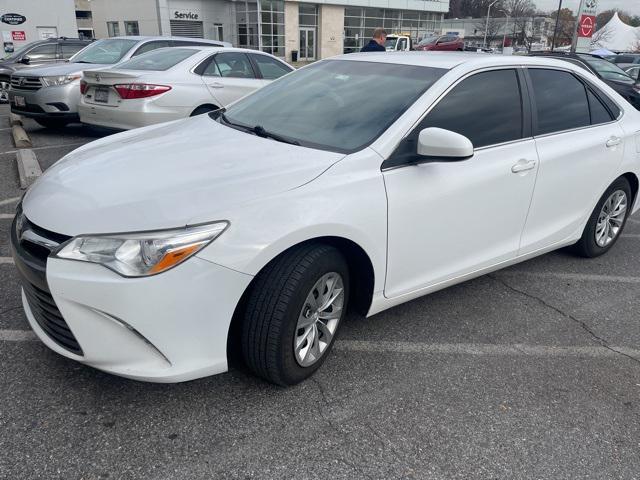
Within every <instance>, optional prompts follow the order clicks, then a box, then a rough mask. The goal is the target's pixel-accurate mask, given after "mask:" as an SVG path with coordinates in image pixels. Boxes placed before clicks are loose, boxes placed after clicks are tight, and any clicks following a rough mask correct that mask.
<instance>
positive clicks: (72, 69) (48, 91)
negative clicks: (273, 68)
mask: <svg viewBox="0 0 640 480" xmlns="http://www.w3.org/2000/svg"><path fill="white" fill-rule="evenodd" d="M185 45H209V46H220V47H230V46H231V44H230V43H228V42H221V41H217V40H205V39H196V38H183V37H139V36H135V37H134V36H131V37H113V38H106V39H103V40H98V41H97V42H93V43H92V44H91V45H89V46H88V47H87V48H85V49H84V50H82V51H80V52H78V53H77V54H76V55H74V56H73V57H71V58H70V59H69V62H68V63H62V64H58V65H51V66H47V67H42V68H33V69H31V68H30V69H26V70H23V71H19V72H16V73H14V74H13V75H11V86H10V88H9V101H10V102H11V111H12V112H14V113H17V114H20V115H22V116H24V117H29V118H33V119H34V120H35V121H36V122H38V123H39V124H40V125H42V126H43V127H48V128H60V127H64V126H65V125H67V124H68V123H71V122H77V121H79V117H78V109H77V105H78V102H79V101H80V77H81V76H82V72H83V71H84V70H95V69H102V68H105V67H109V66H112V65H115V64H117V63H120V62H122V61H124V60H128V59H129V58H131V57H134V56H136V55H140V54H141V53H145V52H149V51H151V50H155V49H156V48H164V47H181V46H185Z"/></svg>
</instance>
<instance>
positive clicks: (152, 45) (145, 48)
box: [132, 40, 171, 57]
mask: <svg viewBox="0 0 640 480" xmlns="http://www.w3.org/2000/svg"><path fill="white" fill-rule="evenodd" d="M170 46H171V44H170V43H169V41H167V40H158V41H155V42H147V43H145V44H144V45H142V46H140V48H138V49H137V50H136V51H135V53H134V54H133V55H132V57H135V56H136V55H142V54H143V53H147V52H150V51H151V50H155V49H157V48H166V47H170Z"/></svg>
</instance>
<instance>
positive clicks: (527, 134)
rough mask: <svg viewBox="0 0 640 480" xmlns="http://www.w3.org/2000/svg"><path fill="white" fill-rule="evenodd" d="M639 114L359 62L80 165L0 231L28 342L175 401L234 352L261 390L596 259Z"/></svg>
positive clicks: (38, 187)
mask: <svg viewBox="0 0 640 480" xmlns="http://www.w3.org/2000/svg"><path fill="white" fill-rule="evenodd" d="M639 132H640V112H638V111H636V110H635V109H634V108H633V107H632V106H631V105H630V104H629V103H627V102H626V101H625V100H624V99H623V98H622V97H621V96H619V95H618V94H617V93H616V92H615V91H614V90H612V89H611V88H610V87H608V86H607V85H606V84H605V83H603V82H601V81H599V80H598V79H597V78H595V77H594V76H592V75H591V74H589V73H588V72H586V71H584V70H583V69H581V68H580V67H577V66H574V65H572V64H570V63H568V62H564V61H556V60H553V59H546V58H542V57H537V58H536V57H510V56H492V55H482V56H479V55H476V54H447V53H443V54H433V55H424V54H421V53H417V54H416V53H410V52H408V53H380V54H378V53H365V54H351V55H346V56H341V57H336V58H332V59H328V60H323V61H320V62H317V63H315V64H313V65H311V66H309V67H306V68H303V69H300V70H298V71H296V72H294V73H292V74H291V75H287V76H285V77H283V78H282V79H280V80H278V81H276V82H274V83H272V84H271V85H268V86H267V87H265V88H263V89H261V90H259V91H258V92H256V93H254V94H252V95H250V96H248V97H246V98H244V99H242V100H240V101H238V102H236V103H234V104H233V105H231V106H230V107H229V108H227V109H226V111H222V110H220V111H218V112H216V113H211V114H209V115H201V116H198V117H195V118H190V119H185V120H183V121H179V122H172V123H167V124H163V125H156V126H152V127H147V128H142V129H139V130H135V131H130V132H123V133H120V134H117V135H114V136H111V137H108V138H104V139H101V140H98V141H96V142H93V143H91V144H88V145H86V146H83V147H81V148H79V149H78V150H76V151H74V152H72V153H70V154H69V155H67V156H66V157H65V158H64V159H62V160H61V161H59V162H58V163H57V164H55V165H54V166H53V167H51V168H50V169H49V170H47V171H46V172H45V174H44V175H43V176H42V177H41V178H40V179H39V181H38V182H36V184H34V185H33V187H32V188H31V189H30V190H28V192H27V193H26V195H25V197H24V199H23V201H22V203H21V206H20V207H19V210H18V213H17V215H16V218H15V221H14V225H13V228H12V232H11V235H12V246H13V255H14V259H15V264H16V266H17V268H18V270H19V271H20V273H21V276H22V280H23V305H24V309H25V311H26V315H27V318H28V320H29V322H30V324H31V326H32V328H33V330H34V331H35V333H36V334H37V335H38V336H39V337H40V339H41V340H42V341H43V342H44V343H45V344H46V345H47V346H48V347H50V348H51V349H53V350H55V351H56V352H58V353H60V354H61V355H64V356H66V357H69V358H72V359H74V360H77V361H79V362H82V363H85V364H87V365H91V366H93V367H96V368H99V369H101V370H105V371H107V372H112V373H115V374H118V375H122V376H125V377H130V378H135V379H140V380H146V381H156V382H176V381H184V380H190V379H194V378H197V377H202V376H206V375H212V374H217V373H221V372H224V371H226V370H227V352H228V351H239V352H241V353H242V358H244V361H245V362H246V364H247V365H248V367H249V368H250V369H251V370H253V371H254V372H255V373H256V374H257V375H259V376H261V377H263V378H265V379H267V380H269V381H271V382H274V383H276V384H280V385H291V384H295V383H296V382H300V381H301V380H303V379H305V378H307V377H308V376H310V375H311V374H312V373H313V372H314V371H315V370H316V369H317V368H318V367H320V365H321V364H322V362H323V361H324V360H325V359H326V357H327V355H328V353H329V351H330V350H331V346H332V344H333V342H334V340H335V338H336V334H337V333H338V331H339V329H340V326H341V324H342V323H343V321H344V318H345V312H346V311H347V308H352V309H356V310H358V311H361V312H363V313H365V314H367V315H373V314H376V313H378V312H380V311H382V310H385V309H387V308H390V307H393V306H394V305H398V304H400V303H403V302H406V301H408V300H411V299H413V298H416V297H419V296H421V295H425V294H427V293H430V292H433V291H435V290H439V289H442V288H445V287H447V286H449V285H453V284H456V283H459V282H462V281H464V280H467V279H470V278H473V277H477V276H479V275H482V274H484V273H487V272H491V271H493V270H497V269H499V268H502V267H506V266H508V265H512V264H514V263H517V262H521V261H523V260H526V259H529V258H531V257H534V256H536V255H541V254H543V253H545V252H549V251H551V250H555V249H558V248H561V247H567V246H572V249H573V250H574V251H575V252H576V253H577V254H579V255H582V256H585V257H595V256H598V255H602V254H604V253H606V252H607V251H608V250H609V249H611V248H612V247H613V246H614V245H615V243H616V241H617V240H618V239H619V238H620V234H621V232H622V231H623V228H624V226H625V222H626V221H627V218H628V216H629V215H630V214H631V213H632V212H635V211H636V210H637V209H638V195H637V194H638V176H639V174H640V133H639Z"/></svg>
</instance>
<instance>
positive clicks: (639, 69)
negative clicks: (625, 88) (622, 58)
mask: <svg viewBox="0 0 640 480" xmlns="http://www.w3.org/2000/svg"><path fill="white" fill-rule="evenodd" d="M622 69H623V70H624V71H625V72H627V74H628V75H629V76H630V77H631V78H635V79H636V81H638V82H640V64H637V65H627V66H625V67H622Z"/></svg>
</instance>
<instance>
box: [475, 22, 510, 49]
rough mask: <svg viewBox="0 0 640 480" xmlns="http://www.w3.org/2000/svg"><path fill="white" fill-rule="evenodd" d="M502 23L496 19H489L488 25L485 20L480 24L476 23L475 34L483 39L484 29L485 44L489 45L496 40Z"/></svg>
mask: <svg viewBox="0 0 640 480" xmlns="http://www.w3.org/2000/svg"><path fill="white" fill-rule="evenodd" d="M503 23H504V22H503V21H502V20H499V19H496V18H489V23H487V21H486V19H483V20H482V21H481V22H478V23H476V25H475V28H476V33H477V35H480V36H482V37H484V33H485V27H486V32H487V44H489V45H491V42H492V41H494V40H495V39H496V38H498V34H499V32H500V29H501V28H502V24H503Z"/></svg>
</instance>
